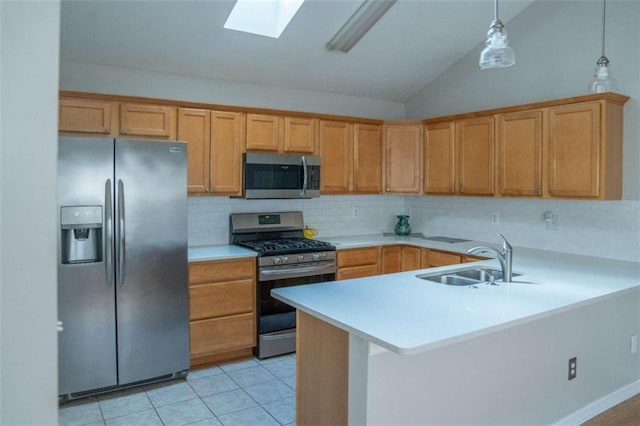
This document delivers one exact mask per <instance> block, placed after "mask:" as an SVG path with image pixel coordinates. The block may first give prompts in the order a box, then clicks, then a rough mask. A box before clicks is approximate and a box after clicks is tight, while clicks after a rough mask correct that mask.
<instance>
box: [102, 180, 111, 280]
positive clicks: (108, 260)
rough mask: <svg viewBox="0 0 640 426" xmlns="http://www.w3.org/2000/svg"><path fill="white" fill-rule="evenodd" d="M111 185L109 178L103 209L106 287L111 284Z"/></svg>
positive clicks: (106, 183)
mask: <svg viewBox="0 0 640 426" xmlns="http://www.w3.org/2000/svg"><path fill="white" fill-rule="evenodd" d="M112 194H113V187H112V186H111V179H107V181H106V182H105V184H104V209H105V228H106V229H105V233H106V236H105V241H104V244H105V252H106V253H105V259H106V261H105V274H106V278H107V287H111V284H113V198H112V197H113V195H112Z"/></svg>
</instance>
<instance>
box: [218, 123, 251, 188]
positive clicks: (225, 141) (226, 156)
mask: <svg viewBox="0 0 640 426" xmlns="http://www.w3.org/2000/svg"><path fill="white" fill-rule="evenodd" d="M244 120H245V115H244V113H241V112H226V111H211V156H210V159H211V160H210V161H211V172H210V179H211V180H210V187H211V192H213V193H214V194H220V195H240V194H241V193H242V153H243V151H244V150H243V147H244V140H245V137H244V129H245V121H244Z"/></svg>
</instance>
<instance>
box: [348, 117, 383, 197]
mask: <svg viewBox="0 0 640 426" xmlns="http://www.w3.org/2000/svg"><path fill="white" fill-rule="evenodd" d="M353 152H354V158H353V191H354V192H357V193H372V194H377V193H380V192H382V126H380V125H377V124H362V123H356V124H355V126H354V149H353Z"/></svg>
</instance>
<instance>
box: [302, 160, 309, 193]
mask: <svg viewBox="0 0 640 426" xmlns="http://www.w3.org/2000/svg"><path fill="white" fill-rule="evenodd" d="M308 181H309V176H308V171H307V159H306V158H305V157H304V155H303V156H302V191H300V195H302V196H304V195H306V194H307V184H308Z"/></svg>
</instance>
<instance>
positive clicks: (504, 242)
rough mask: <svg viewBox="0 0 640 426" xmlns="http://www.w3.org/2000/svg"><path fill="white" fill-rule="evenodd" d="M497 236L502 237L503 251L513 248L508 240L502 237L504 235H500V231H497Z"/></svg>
mask: <svg viewBox="0 0 640 426" xmlns="http://www.w3.org/2000/svg"><path fill="white" fill-rule="evenodd" d="M498 237H500V238H502V249H503V250H504V251H505V252H507V251H513V248H512V247H511V244H509V241H507V239H506V238H505V237H504V235H502V234H501V233H499V232H498Z"/></svg>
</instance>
